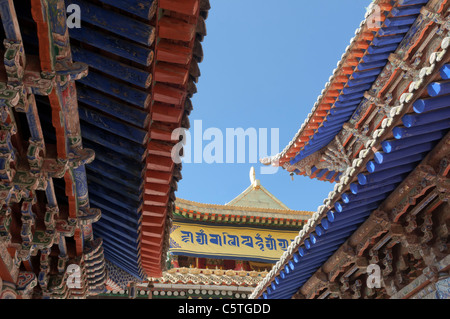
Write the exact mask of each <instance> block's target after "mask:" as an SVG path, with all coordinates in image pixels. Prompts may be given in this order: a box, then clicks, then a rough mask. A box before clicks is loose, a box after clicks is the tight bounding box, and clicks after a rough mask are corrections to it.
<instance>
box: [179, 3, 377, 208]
mask: <svg viewBox="0 0 450 319" xmlns="http://www.w3.org/2000/svg"><path fill="white" fill-rule="evenodd" d="M210 2H211V10H210V11H209V16H208V19H207V20H206V26H207V32H208V34H207V36H206V37H205V39H204V42H203V52H204V60H203V62H202V63H200V65H199V66H200V70H201V77H200V79H199V83H197V89H198V92H197V93H196V94H195V95H194V97H193V98H192V102H193V106H194V110H193V111H192V113H191V116H190V122H191V134H193V129H194V121H195V120H202V126H203V131H205V130H206V129H207V128H210V127H216V128H219V129H220V130H221V131H222V132H223V134H224V138H225V130H226V128H239V127H242V128H243V129H247V128H251V127H253V128H255V129H257V130H258V129H259V128H268V129H269V132H270V128H279V136H280V137H279V151H281V150H282V149H283V148H284V147H285V146H286V145H287V144H288V143H289V142H290V140H291V139H292V138H293V136H294V135H295V133H296V132H297V130H298V129H299V128H300V126H301V124H302V123H303V121H304V119H305V118H306V116H307V115H308V113H309V112H310V111H311V109H312V107H313V105H314V102H315V101H316V100H317V97H318V95H320V93H321V91H322V89H323V88H324V87H325V83H326V82H327V81H328V78H329V77H330V76H331V75H332V71H333V69H334V68H336V65H337V62H338V61H339V60H340V59H341V55H342V54H343V53H344V52H345V48H346V47H347V45H348V44H349V41H350V39H351V38H352V37H353V36H354V34H355V30H356V29H357V28H358V27H359V24H360V23H361V21H362V20H363V19H364V13H365V11H366V7H367V6H368V5H369V4H370V2H371V1H369V0H365V1H362V0H338V1H337V0H312V1H305V0H279V1H268V0H260V1H255V0H210ZM269 138H270V134H269ZM208 143H210V142H209V141H203V147H205V146H206V145H207V144H208ZM224 143H225V140H224ZM224 145H225V144H224ZM192 146H193V147H194V145H192ZM268 147H270V144H269V146H268ZM192 150H193V148H192ZM269 150H270V148H269ZM224 152H225V151H224ZM224 157H225V154H224ZM251 166H254V167H255V170H256V178H257V179H260V180H261V184H262V185H263V186H264V187H266V188H267V189H268V190H269V191H270V192H271V193H273V194H274V195H275V196H276V197H277V198H278V199H280V200H281V201H282V202H283V203H285V204H286V205H287V206H288V207H289V208H291V209H296V210H310V211H316V209H317V206H319V205H321V204H322V202H323V200H324V199H325V198H326V197H327V196H328V193H329V192H330V191H331V190H332V189H333V187H334V185H333V184H330V183H329V182H321V181H317V180H312V179H310V178H308V177H305V176H295V177H294V181H292V180H291V177H290V176H289V173H288V172H287V171H285V170H283V169H279V170H278V172H277V173H276V174H273V175H261V174H259V167H260V166H261V164H260V163H259V162H258V163H249V160H248V155H247V160H246V163H245V164H237V163H234V164H231V163H223V164H215V163H214V164H207V163H204V162H203V163H200V164H199V163H191V164H187V163H183V170H182V175H183V179H182V180H181V181H180V183H179V184H178V191H177V192H176V196H177V197H178V198H183V199H188V200H193V201H197V202H203V203H210V204H225V203H227V202H229V201H231V200H232V199H233V198H234V197H236V196H237V195H239V194H240V193H241V192H242V191H243V190H244V189H246V188H247V187H248V186H249V185H250V180H249V171H250V168H251Z"/></svg>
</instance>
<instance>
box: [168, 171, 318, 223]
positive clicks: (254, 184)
mask: <svg viewBox="0 0 450 319" xmlns="http://www.w3.org/2000/svg"><path fill="white" fill-rule="evenodd" d="M175 204H176V206H175V214H176V215H182V216H184V217H187V218H194V219H198V218H202V219H203V220H210V221H221V222H228V221H229V222H238V221H240V222H244V223H245V222H252V223H253V222H256V223H259V224H266V225H267V224H274V223H275V224H276V225H279V226H281V225H283V226H293V227H295V226H302V225H303V224H304V223H305V222H306V221H307V220H308V219H309V218H310V217H311V215H312V214H313V212H309V211H299V210H291V209H289V208H288V207H287V206H286V205H285V204H283V203H282V202H281V201H280V200H279V199H278V198H276V197H275V196H274V195H273V194H272V193H270V192H269V191H268V190H267V189H266V188H264V187H263V186H262V185H261V182H260V181H259V180H257V179H256V178H255V175H254V168H253V167H252V169H251V170H250V186H249V187H247V188H246V189H245V190H244V191H243V192H242V193H241V194H239V195H238V196H237V197H236V198H234V199H233V200H231V201H230V202H228V203H227V204H225V205H217V204H206V203H198V202H193V201H189V200H186V199H181V198H177V199H176V201H175ZM201 216H202V217H201Z"/></svg>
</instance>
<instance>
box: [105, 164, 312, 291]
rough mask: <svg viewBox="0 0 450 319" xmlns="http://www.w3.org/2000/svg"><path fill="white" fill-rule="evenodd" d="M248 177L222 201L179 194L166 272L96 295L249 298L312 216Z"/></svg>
mask: <svg viewBox="0 0 450 319" xmlns="http://www.w3.org/2000/svg"><path fill="white" fill-rule="evenodd" d="M250 177H251V178H250V182H251V183H250V186H249V187H248V188H247V189H245V190H244V191H243V192H242V193H241V194H240V195H239V196H237V197H236V198H234V199H233V200H232V201H230V202H229V203H227V204H225V205H215V204H204V203H198V202H192V201H188V200H184V199H180V198H178V199H177V200H176V201H175V209H174V212H173V221H172V227H171V233H170V248H169V253H168V259H167V267H166V268H167V270H165V271H164V272H163V274H162V276H160V277H151V278H149V279H148V280H147V281H145V282H144V281H143V282H140V283H136V284H134V285H128V286H126V287H116V289H114V290H111V291H108V292H107V293H105V294H102V295H101V296H99V297H105V298H106V297H108V298H152V299H160V298H161V299H165V298H171V299H173V298H180V299H246V298H248V297H249V295H250V294H251V293H252V291H253V290H254V289H255V287H256V286H257V285H258V284H259V283H260V282H261V281H262V280H263V279H264V278H265V276H266V275H267V273H268V271H270V270H271V269H272V267H273V265H274V264H275V262H276V261H277V260H278V259H279V258H280V256H281V255H282V254H283V252H285V251H286V249H287V248H288V246H289V245H290V244H291V242H292V240H294V238H295V237H296V236H297V235H298V231H299V229H301V228H302V227H303V226H304V225H305V224H306V222H307V221H308V219H309V218H310V217H311V215H312V212H307V211H295V210H291V209H289V208H288V207H287V206H286V205H284V204H283V203H282V202H281V201H280V200H278V199H277V198H276V197H275V196H274V195H273V194H271V193H270V192H269V191H268V190H267V189H266V188H265V187H264V186H262V185H261V183H260V181H259V180H257V179H256V178H255V175H254V169H253V168H252V170H251V173H250ZM124 282H126V280H124Z"/></svg>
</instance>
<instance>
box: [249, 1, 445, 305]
mask: <svg viewBox="0 0 450 319" xmlns="http://www.w3.org/2000/svg"><path fill="white" fill-rule="evenodd" d="M449 8H450V4H449V3H448V1H446V0H430V1H427V0H395V1H384V0H377V1H374V2H373V3H372V4H371V6H370V7H369V9H368V12H367V14H366V17H365V19H364V20H363V21H362V23H361V25H360V26H359V27H358V29H357V30H356V32H355V37H354V38H352V39H351V41H350V44H349V46H348V47H347V49H346V51H345V53H344V54H343V55H342V59H341V60H340V61H339V62H338V66H337V68H336V69H335V70H334V71H333V74H332V76H331V77H330V80H329V82H327V83H326V85H325V88H324V89H323V91H322V93H321V95H320V96H319V97H318V99H317V102H316V103H315V104H314V106H313V107H312V111H311V113H310V114H309V116H308V117H307V119H305V122H304V124H303V125H302V127H301V128H300V129H299V131H298V133H297V134H296V135H295V136H294V138H293V139H292V141H291V142H290V143H289V144H288V145H287V146H286V148H285V149H284V150H283V151H282V152H281V153H279V154H278V155H276V156H274V157H271V158H266V159H263V160H262V162H263V163H264V164H266V165H275V166H280V167H282V168H284V169H285V170H287V171H288V172H290V173H291V174H298V175H305V176H308V177H310V178H318V179H320V180H327V181H330V182H333V181H336V182H337V183H336V184H335V187H334V190H333V191H332V192H330V194H329V196H328V197H327V198H325V199H324V201H323V205H321V206H319V207H318V209H317V211H316V212H315V213H314V215H313V216H312V218H311V219H310V220H309V222H308V223H307V225H306V226H305V227H304V228H303V229H302V230H301V231H300V233H299V236H297V237H296V239H295V240H294V241H293V242H292V244H291V245H290V247H289V248H288V250H287V251H286V252H285V253H284V254H283V256H282V257H281V258H280V259H279V261H278V262H277V264H276V265H275V267H273V268H272V270H271V271H270V272H269V273H268V275H267V276H266V278H265V279H264V280H263V281H262V282H261V283H260V284H259V285H258V287H257V288H256V289H255V290H254V291H253V293H252V295H251V298H255V299H258V298H261V299H289V298H293V299H330V298H331V299H336V298H339V299H351V298H353V299H360V298H363V299H389V298H391V299H409V298H418V299H421V298H430V299H448V298H449V297H450V290H449V286H450V278H449V272H450V256H449V245H448V238H449V237H448V236H449V230H450V229H449V227H450V206H449V203H448V199H449V194H450V180H449V176H448V173H449V170H450V161H449V160H450V133H449V128H450V112H449V111H450V95H449V93H450V89H449V88H450V86H449V83H448V79H449V75H450V73H449V70H450V65H449V62H450V55H449V52H448V51H447V50H448V47H449V44H450V33H449V31H450V23H449V21H450V20H449V16H448V12H449ZM336 177H338V179H336Z"/></svg>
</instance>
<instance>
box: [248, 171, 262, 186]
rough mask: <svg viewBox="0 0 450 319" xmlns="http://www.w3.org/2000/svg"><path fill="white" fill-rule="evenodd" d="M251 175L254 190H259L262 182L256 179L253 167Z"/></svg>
mask: <svg viewBox="0 0 450 319" xmlns="http://www.w3.org/2000/svg"><path fill="white" fill-rule="evenodd" d="M249 175H250V183H251V185H252V186H253V188H259V185H260V181H259V179H256V173H255V168H254V167H253V166H252V167H251V168H250V174H249Z"/></svg>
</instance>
